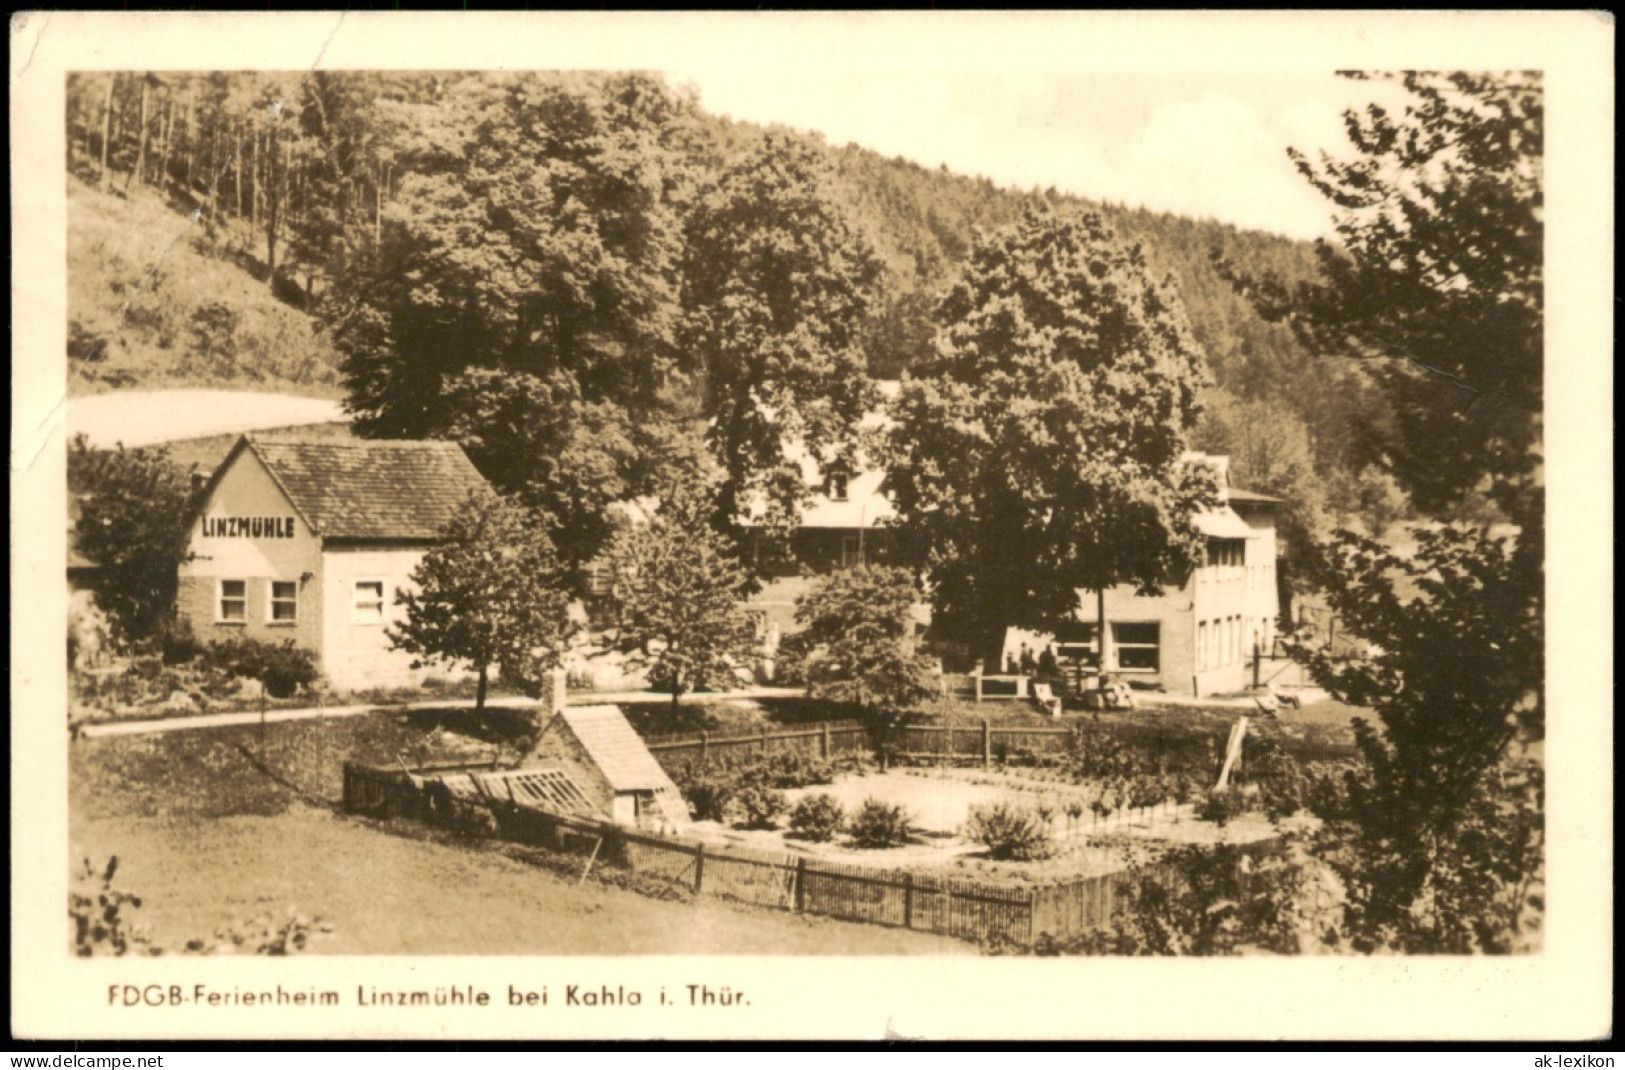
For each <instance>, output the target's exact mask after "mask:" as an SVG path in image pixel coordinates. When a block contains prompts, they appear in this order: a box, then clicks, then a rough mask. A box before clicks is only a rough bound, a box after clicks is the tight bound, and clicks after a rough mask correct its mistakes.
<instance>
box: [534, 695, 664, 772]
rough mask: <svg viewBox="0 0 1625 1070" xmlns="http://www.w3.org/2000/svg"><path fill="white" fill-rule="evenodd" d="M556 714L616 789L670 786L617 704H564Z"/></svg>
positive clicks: (662, 770)
mask: <svg viewBox="0 0 1625 1070" xmlns="http://www.w3.org/2000/svg"><path fill="white" fill-rule="evenodd" d="M559 716H560V717H562V718H564V723H565V724H567V725H569V726H570V731H572V732H574V733H575V736H576V738H577V739H578V740H580V741H581V745H582V746H583V747H585V748H586V750H587V755H588V756H589V757H590V758H592V760H593V764H594V765H596V766H598V769H599V771H600V772H602V773H603V774H604V779H605V780H607V781H609V784H610V787H612V788H614V789H615V790H616V791H653V790H655V789H657V788H665V787H671V786H672V782H671V778H670V777H668V776H667V775H666V771H665V770H664V769H662V768H660V763H659V762H657V761H655V757H654V755H652V754H650V753H649V748H648V747H645V746H644V745H643V740H642V739H641V738H640V737H639V736H638V734H637V733H636V732H634V731H632V726H631V725H630V724H628V723H627V720H626V716H625V715H624V714H622V713H621V710H620V707H618V706H566V707H565V708H564V709H562V710H560V711H559Z"/></svg>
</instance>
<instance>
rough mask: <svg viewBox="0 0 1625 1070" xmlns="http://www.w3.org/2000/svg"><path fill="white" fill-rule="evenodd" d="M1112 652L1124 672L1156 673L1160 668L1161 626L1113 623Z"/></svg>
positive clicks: (1129, 622)
mask: <svg viewBox="0 0 1625 1070" xmlns="http://www.w3.org/2000/svg"><path fill="white" fill-rule="evenodd" d="M1111 627H1112V650H1113V652H1114V653H1115V654H1116V655H1117V667H1118V668H1119V669H1121V670H1123V671H1124V672H1157V671H1158V670H1159V669H1160V668H1161V667H1162V662H1161V659H1160V653H1159V652H1160V649H1161V645H1162V626H1161V625H1159V624H1158V623H1157V622H1156V621H1146V622H1139V621H1133V622H1131V621H1121V622H1119V621H1113V622H1112V626H1111Z"/></svg>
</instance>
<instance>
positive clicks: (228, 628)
mask: <svg viewBox="0 0 1625 1070" xmlns="http://www.w3.org/2000/svg"><path fill="white" fill-rule="evenodd" d="M188 549H189V550H190V551H191V555H192V556H191V559H190V560H189V561H186V562H185V563H183V564H182V565H181V566H180V574H179V586H180V590H179V600H178V602H179V604H178V611H179V613H180V615H181V617H182V618H184V619H185V620H186V621H187V623H189V624H190V625H191V627H192V630H193V633H194V634H195V635H196V636H197V637H198V638H199V639H200V640H202V641H203V642H222V641H225V640H229V639H237V638H243V637H247V638H252V639H258V640H261V641H265V642H273V643H280V642H282V641H283V640H287V639H291V640H293V641H294V642H295V643H297V644H298V645H300V646H303V647H307V648H309V649H312V650H316V649H319V647H320V638H321V630H320V628H321V603H322V578H321V539H320V537H319V536H317V534H316V533H315V532H313V531H312V530H311V529H310V527H309V526H308V525H307V524H306V523H305V522H304V520H303V519H302V518H300V516H299V515H298V511H297V510H296V509H294V507H293V505H292V503H291V502H289V501H288V498H287V496H286V495H285V494H283V493H282V490H281V488H279V487H278V486H277V484H276V481H275V480H274V479H272V478H271V474H270V473H269V472H268V471H267V470H266V468H265V466H264V465H263V464H262V463H261V462H260V460H259V458H257V457H255V456H254V454H253V452H252V451H251V450H241V451H239V452H238V453H237V454H236V456H235V457H234V458H233V460H232V461H231V465H230V467H229V468H228V469H227V470H226V471H224V472H222V473H221V474H220V476H219V478H218V479H217V480H216V481H215V484H214V486H213V488H212V489H211V491H210V494H209V497H208V498H207V500H206V501H205V502H204V503H203V506H202V507H201V508H200V509H199V510H198V515H197V516H196V517H195V518H194V519H193V521H192V528H191V536H190V540H189V542H188ZM276 581H280V582H283V583H292V584H294V585H295V586H294V594H295V604H294V614H295V619H294V620H293V621H291V622H290V621H278V620H273V617H272V595H273V589H272V583H273V582H276ZM223 582H229V583H231V584H236V583H239V582H240V583H241V584H242V588H241V590H242V594H243V599H242V602H243V604H242V606H241V613H240V619H238V606H237V603H236V600H235V599H231V600H229V602H228V603H226V604H223V599H222V596H223V594H225V593H227V589H226V588H224V587H223V586H222V585H223Z"/></svg>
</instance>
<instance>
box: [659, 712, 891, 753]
mask: <svg viewBox="0 0 1625 1070" xmlns="http://www.w3.org/2000/svg"><path fill="white" fill-rule="evenodd" d="M644 745H645V746H647V747H648V748H649V751H650V753H652V754H653V755H654V756H655V759H656V760H657V761H662V762H663V761H664V760H665V759H668V758H689V759H698V760H699V761H701V762H704V761H706V760H707V759H709V758H710V757H711V756H713V755H717V756H722V755H733V754H739V753H750V752H754V753H757V754H773V753H780V752H785V751H795V752H799V753H801V754H805V755H807V756H809V757H812V756H816V757H819V758H825V759H828V758H833V757H835V756H836V755H838V754H848V753H852V752H857V751H869V750H873V749H874V744H873V743H872V741H871V740H870V738H869V730H868V729H867V728H865V727H864V726H863V725H862V724H861V723H859V722H857V721H819V722H816V723H814V724H806V725H797V726H796V727H794V728H775V729H766V728H764V729H762V730H761V731H759V732H718V733H712V732H698V733H688V734H684V735H672V736H656V735H650V736H645V737H644Z"/></svg>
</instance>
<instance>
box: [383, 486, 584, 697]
mask: <svg viewBox="0 0 1625 1070" xmlns="http://www.w3.org/2000/svg"><path fill="white" fill-rule="evenodd" d="M412 583H413V584H414V585H416V587H417V589H416V590H410V589H407V590H402V591H401V592H400V593H399V594H397V595H396V601H397V602H398V603H399V604H400V605H401V606H403V607H404V608H405V610H406V617H405V619H404V620H402V621H401V622H400V623H398V624H396V625H394V626H392V627H391V629H390V633H389V634H390V641H391V643H392V644H393V646H394V647H395V649H397V650H404V651H407V652H408V653H411V654H414V655H416V656H417V657H416V659H415V660H414V661H413V663H412V665H413V668H421V667H422V666H423V665H424V664H426V663H433V662H441V663H448V664H450V663H456V662H466V663H468V664H470V665H472V666H474V668H475V669H476V670H477V671H478V672H479V691H478V693H477V695H476V697H475V703H474V706H475V709H476V710H483V709H484V708H485V694H486V686H487V681H488V675H489V670H490V668H491V667H492V666H496V667H498V668H499V669H501V671H502V673H503V675H504V676H505V677H507V678H508V679H510V680H513V681H514V682H516V683H520V684H522V685H525V686H527V687H534V686H535V685H536V683H537V682H538V681H539V679H540V677H541V674H542V673H544V672H546V671H548V670H551V669H553V668H556V667H557V666H558V664H559V660H560V655H561V652H562V650H563V648H564V643H565V640H566V638H567V636H568V632H569V614H568V599H567V596H566V594H565V592H564V587H563V579H562V576H561V575H560V569H559V562H558V556H557V555H556V554H555V553H554V552H553V544H552V543H551V542H550V541H548V538H547V533H546V527H545V525H544V524H543V523H542V521H541V518H540V517H538V516H536V514H535V513H533V512H532V511H531V510H529V509H527V508H525V507H524V506H523V505H521V504H519V503H518V502H516V501H513V500H511V499H508V498H504V497H502V496H501V495H499V494H496V493H494V492H491V491H488V490H482V491H475V492H474V493H473V494H471V495H469V497H468V500H467V502H466V503H465V504H464V506H463V507H462V508H461V509H460V510H459V511H458V513H457V515H456V516H455V517H454V518H453V519H452V521H451V523H450V524H449V525H447V527H446V532H445V536H444V539H443V541H442V542H441V543H440V545H438V546H436V547H435V548H434V549H432V550H430V551H429V552H428V553H426V554H424V555H423V560H422V561H420V562H418V566H417V568H415V569H413V570H412Z"/></svg>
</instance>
